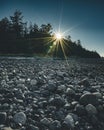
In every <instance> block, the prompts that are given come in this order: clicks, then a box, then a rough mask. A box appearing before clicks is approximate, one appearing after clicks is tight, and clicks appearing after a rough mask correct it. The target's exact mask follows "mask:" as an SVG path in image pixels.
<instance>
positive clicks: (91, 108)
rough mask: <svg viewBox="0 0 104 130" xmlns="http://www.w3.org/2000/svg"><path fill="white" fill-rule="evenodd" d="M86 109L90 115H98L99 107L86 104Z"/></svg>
mask: <svg viewBox="0 0 104 130" xmlns="http://www.w3.org/2000/svg"><path fill="white" fill-rule="evenodd" d="M85 109H86V111H87V113H88V114H89V115H96V114H97V109H96V107H95V106H93V105H92V104H88V105H86V106H85Z"/></svg>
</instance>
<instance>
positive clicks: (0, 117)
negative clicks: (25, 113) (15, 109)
mask: <svg viewBox="0 0 104 130" xmlns="http://www.w3.org/2000/svg"><path fill="white" fill-rule="evenodd" d="M6 119H7V113H6V112H0V124H5V122H6Z"/></svg>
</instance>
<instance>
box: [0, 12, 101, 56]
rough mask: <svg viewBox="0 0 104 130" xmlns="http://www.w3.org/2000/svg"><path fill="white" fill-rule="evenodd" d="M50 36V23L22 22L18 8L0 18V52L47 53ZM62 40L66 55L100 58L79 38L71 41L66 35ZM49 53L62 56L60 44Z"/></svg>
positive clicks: (51, 35)
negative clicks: (11, 13) (28, 23)
mask: <svg viewBox="0 0 104 130" xmlns="http://www.w3.org/2000/svg"><path fill="white" fill-rule="evenodd" d="M52 38H53V34H52V25H51V24H49V23H48V24H42V25H41V26H40V27H39V26H38V25H37V24H36V23H34V24H32V23H30V25H27V22H23V16H22V12H21V11H19V10H16V11H15V12H14V14H13V16H10V18H9V19H8V18H7V17H5V18H3V19H1V20H0V54H27V55H28V54H48V53H47V52H48V50H49V49H50V46H52V44H53V42H52ZM50 41H51V42H50ZM64 41H65V43H67V45H66V46H64V51H65V55H66V56H67V57H70V56H77V57H84V58H85V57H86V58H100V55H99V54H98V53H97V52H96V51H89V50H86V49H85V48H83V47H82V45H81V42H80V40H78V41H76V42H73V41H72V40H71V37H70V36H68V37H67V38H64ZM47 43H48V44H47ZM49 55H52V56H55V57H64V53H63V50H62V47H61V45H60V44H59V47H58V50H57V51H56V49H54V51H53V52H52V53H50V54H49Z"/></svg>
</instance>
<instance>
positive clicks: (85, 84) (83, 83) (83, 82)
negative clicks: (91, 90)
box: [78, 78, 90, 87]
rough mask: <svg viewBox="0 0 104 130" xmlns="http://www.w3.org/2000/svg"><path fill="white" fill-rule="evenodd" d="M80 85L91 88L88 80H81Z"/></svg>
mask: <svg viewBox="0 0 104 130" xmlns="http://www.w3.org/2000/svg"><path fill="white" fill-rule="evenodd" d="M78 84H79V85H83V86H84V87H90V83H89V81H88V79H87V78H85V79H83V80H81V81H80V82H79V83H78Z"/></svg>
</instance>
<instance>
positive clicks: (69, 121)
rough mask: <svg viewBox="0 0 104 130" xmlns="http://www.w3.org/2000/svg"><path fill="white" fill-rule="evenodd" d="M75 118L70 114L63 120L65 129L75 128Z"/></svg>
mask: <svg viewBox="0 0 104 130" xmlns="http://www.w3.org/2000/svg"><path fill="white" fill-rule="evenodd" d="M74 123H75V122H74V119H73V117H72V115H70V114H68V115H67V116H66V117H65V119H64V122H63V128H65V129H71V128H74V127H75V124H74Z"/></svg>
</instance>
